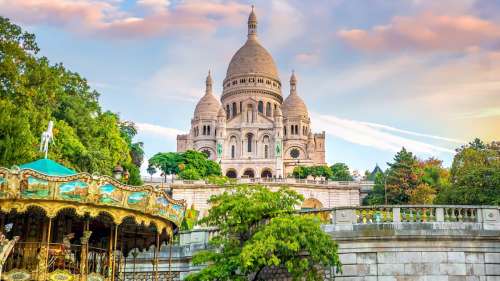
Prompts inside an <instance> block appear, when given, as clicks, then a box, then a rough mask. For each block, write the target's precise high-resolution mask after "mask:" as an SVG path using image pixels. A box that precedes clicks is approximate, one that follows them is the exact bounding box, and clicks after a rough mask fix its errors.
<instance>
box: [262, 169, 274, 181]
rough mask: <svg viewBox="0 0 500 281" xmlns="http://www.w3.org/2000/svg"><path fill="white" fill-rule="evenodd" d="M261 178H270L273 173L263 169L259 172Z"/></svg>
mask: <svg viewBox="0 0 500 281" xmlns="http://www.w3.org/2000/svg"><path fill="white" fill-rule="evenodd" d="M260 177H261V178H264V179H265V178H272V177H273V173H272V172H271V170H270V169H263V170H262V172H261V173H260Z"/></svg>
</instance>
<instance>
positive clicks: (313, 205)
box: [300, 198, 323, 210]
mask: <svg viewBox="0 0 500 281" xmlns="http://www.w3.org/2000/svg"><path fill="white" fill-rule="evenodd" d="M300 208H301V209H302V210H311V209H321V208H323V204H322V203H321V202H320V201H319V200H318V199H316V198H308V199H306V200H305V201H304V203H302V206H301V207H300Z"/></svg>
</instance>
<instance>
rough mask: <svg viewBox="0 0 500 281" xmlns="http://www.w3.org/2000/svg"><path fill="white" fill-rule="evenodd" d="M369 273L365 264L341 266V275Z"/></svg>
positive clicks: (363, 274)
mask: <svg viewBox="0 0 500 281" xmlns="http://www.w3.org/2000/svg"><path fill="white" fill-rule="evenodd" d="M369 273H370V270H369V266H368V265H365V264H348V265H343V266H342V276H344V277H346V276H365V275H368V274H369Z"/></svg>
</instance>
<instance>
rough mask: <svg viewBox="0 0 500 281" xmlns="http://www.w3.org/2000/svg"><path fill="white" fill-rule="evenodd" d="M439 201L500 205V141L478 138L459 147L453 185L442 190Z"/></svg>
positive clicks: (453, 167) (455, 159)
mask: <svg viewBox="0 0 500 281" xmlns="http://www.w3.org/2000/svg"><path fill="white" fill-rule="evenodd" d="M436 202H438V203H440V204H467V205H473V204H491V205H499V204H500V144H499V143H497V142H491V143H489V144H484V143H483V142H482V141H481V140H479V139H475V140H474V141H473V142H471V143H469V144H468V145H464V146H462V147H460V148H458V149H457V154H456V155H455V157H454V158H453V164H452V167H451V186H447V187H445V188H443V189H442V190H441V192H439V194H438V196H437V198H436Z"/></svg>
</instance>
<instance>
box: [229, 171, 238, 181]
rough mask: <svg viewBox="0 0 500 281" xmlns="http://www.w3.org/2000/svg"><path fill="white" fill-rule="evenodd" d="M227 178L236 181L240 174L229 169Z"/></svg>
mask: <svg viewBox="0 0 500 281" xmlns="http://www.w3.org/2000/svg"><path fill="white" fill-rule="evenodd" d="M226 177H228V178H230V179H235V178H237V177H238V174H237V173H236V170H235V169H229V170H227V171H226Z"/></svg>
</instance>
